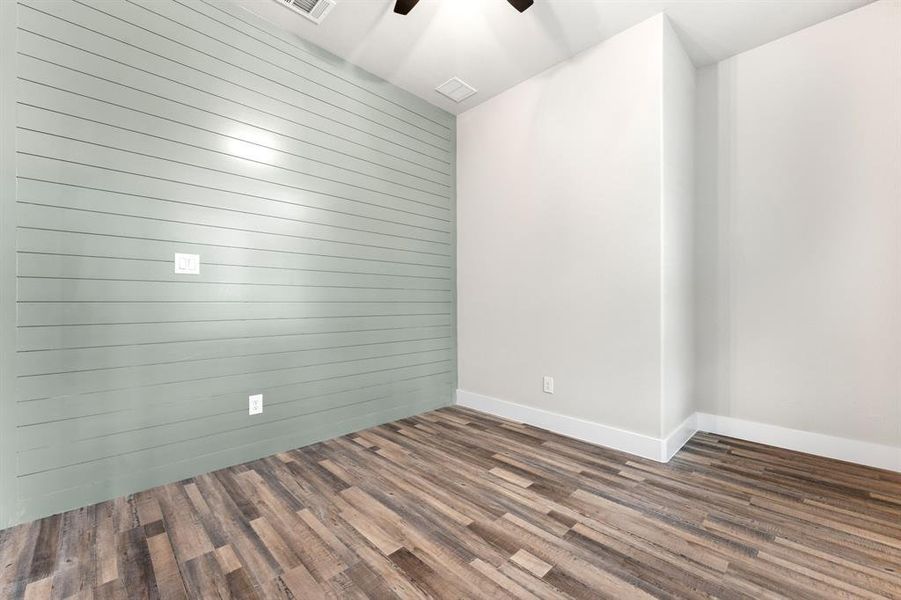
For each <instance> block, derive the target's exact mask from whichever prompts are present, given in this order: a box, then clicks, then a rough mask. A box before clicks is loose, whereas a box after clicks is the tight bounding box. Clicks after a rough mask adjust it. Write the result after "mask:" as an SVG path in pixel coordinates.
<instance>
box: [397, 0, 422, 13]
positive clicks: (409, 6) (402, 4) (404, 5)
mask: <svg viewBox="0 0 901 600" xmlns="http://www.w3.org/2000/svg"><path fill="white" fill-rule="evenodd" d="M417 2H419V0H397V2H395V3H394V12H396V13H397V14H399V15H405V14H407V13H408V12H410V11H411V10H413V7H414V6H416V3H417Z"/></svg>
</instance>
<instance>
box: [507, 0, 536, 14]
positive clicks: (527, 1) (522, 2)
mask: <svg viewBox="0 0 901 600" xmlns="http://www.w3.org/2000/svg"><path fill="white" fill-rule="evenodd" d="M507 2H509V3H510V4H511V5H513V8H515V9H516V10H518V11H519V12H523V11H525V10H526V9H527V8H529V7H530V6H532V5H533V4H534V3H535V0H507Z"/></svg>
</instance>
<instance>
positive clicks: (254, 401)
mask: <svg viewBox="0 0 901 600" xmlns="http://www.w3.org/2000/svg"><path fill="white" fill-rule="evenodd" d="M247 400H248V403H247V404H248V412H249V413H250V414H252V415H258V414H260V413H262V412H263V394H254V395H253V396H250V397H248V398H247Z"/></svg>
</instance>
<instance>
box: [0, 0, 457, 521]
mask: <svg viewBox="0 0 901 600" xmlns="http://www.w3.org/2000/svg"><path fill="white" fill-rule="evenodd" d="M285 18H286V19H292V18H295V17H294V16H292V14H291V13H290V12H288V11H286V12H285ZM298 18H299V17H298ZM17 25H18V39H17V50H18V53H17V75H18V79H17V82H16V90H17V100H18V103H17V106H16V126H17V130H16V150H17V155H16V169H17V177H18V179H17V202H16V206H15V210H16V225H17V237H16V258H17V290H18V291H17V300H18V302H17V317H16V318H17V321H16V326H17V327H16V329H17V335H16V353H15V354H16V357H15V373H16V397H15V404H16V406H15V409H14V411H12V412H13V413H14V414H15V418H16V432H15V444H14V446H15V452H16V471H15V475H16V496H15V500H14V502H15V508H14V509H13V510H10V509H9V508H8V507H7V509H6V510H5V511H4V512H5V513H6V514H12V517H11V518H8V519H7V523H6V524H9V523H11V522H18V521H23V520H28V519H33V518H36V517H40V516H43V515H48V514H52V513H55V512H60V511H64V510H67V509H71V508H73V507H78V506H82V505H85V504H89V503H92V502H96V501H100V500H104V499H107V498H111V497H115V496H118V495H121V494H125V493H129V492H133V491H137V490H140V489H144V488H148V487H150V486H154V485H158V484H161V483H165V482H168V481H173V480H177V479H182V478H185V477H188V476H191V475H194V474H198V473H202V472H205V471H209V470H212V469H216V468H220V467H224V466H227V465H231V464H235V463H239V462H242V461H246V460H249V459H252V458H256V457H260V456H265V455H268V454H271V453H273V452H276V451H279V450H283V449H287V448H293V447H297V446H300V445H304V444H308V443H311V442H313V441H317V440H321V439H325V438H329V437H333V436H336V435H339V434H342V433H346V432H349V431H353V430H356V429H360V428H363V427H368V426H371V425H373V424H377V423H381V422H386V421H390V420H393V419H397V418H399V417H403V416H407V415H410V414H413V413H417V412H421V411H423V410H426V409H431V408H434V407H437V406H442V405H447V404H450V403H451V401H452V391H453V390H454V389H455V379H456V365H455V356H456V350H455V327H454V318H455V317H454V314H455V307H454V298H455V291H454V290H455V273H454V268H455V267H454V264H455V258H454V256H455V233H454V231H455V223H454V219H455V209H454V179H455V175H454V153H455V149H454V143H455V140H454V135H455V124H454V118H453V117H452V116H451V115H449V114H447V113H445V112H443V111H440V110H439V109H437V108H434V107H432V106H430V105H428V104H427V103H425V102H423V101H421V100H419V99H417V98H414V97H412V96H410V95H408V94H407V93H405V92H402V91H401V90H398V89H396V88H393V87H392V86H390V85H388V84H387V83H385V82H382V81H380V80H377V79H376V78H374V77H372V76H371V75H368V74H366V73H365V72H362V71H360V70H357V69H355V68H353V67H350V66H347V65H344V64H341V63H340V61H338V59H335V58H334V57H331V56H330V55H327V54H326V53H324V52H322V51H320V50H318V49H315V48H312V47H310V46H307V45H305V44H304V43H303V42H300V41H298V40H296V39H293V38H292V37H290V36H289V35H287V34H285V33H282V32H279V31H278V30H277V29H275V28H273V27H271V26H270V25H268V24H265V23H264V22H262V21H260V20H258V19H256V18H255V17H253V16H252V15H250V14H249V13H246V12H245V11H243V10H241V9H240V8H237V7H234V6H231V5H229V4H227V3H223V2H203V1H200V0H190V1H187V0H185V1H181V0H153V1H136V2H132V1H117V0H113V1H109V0H104V1H103V2H94V1H57V0H52V1H41V0H22V1H20V2H19V5H18V13H17ZM176 252H186V253H192V254H199V255H200V256H201V274H200V275H175V274H174V273H173V270H174V269H173V255H174V253H176ZM253 393H263V394H264V395H265V400H264V412H263V414H262V415H259V416H253V417H250V416H248V414H247V404H248V400H247V396H248V395H249V394H253ZM4 401H6V399H4Z"/></svg>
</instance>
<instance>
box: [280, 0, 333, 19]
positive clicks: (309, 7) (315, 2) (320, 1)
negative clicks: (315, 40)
mask: <svg viewBox="0 0 901 600" xmlns="http://www.w3.org/2000/svg"><path fill="white" fill-rule="evenodd" d="M275 1H276V2H278V3H279V4H281V5H282V6H286V7H288V8H290V9H291V10H293V11H294V12H296V13H298V14H301V15H303V16H305V17H306V18H308V19H309V20H311V21H313V22H314V23H316V24H317V25H319V24H320V23H322V21H323V20H325V17H326V16H327V15H328V13H329V11H331V10H332V9H333V8H334V7H335V0H275Z"/></svg>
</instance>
